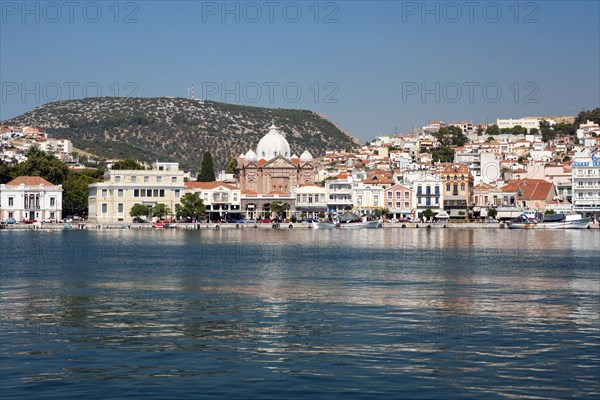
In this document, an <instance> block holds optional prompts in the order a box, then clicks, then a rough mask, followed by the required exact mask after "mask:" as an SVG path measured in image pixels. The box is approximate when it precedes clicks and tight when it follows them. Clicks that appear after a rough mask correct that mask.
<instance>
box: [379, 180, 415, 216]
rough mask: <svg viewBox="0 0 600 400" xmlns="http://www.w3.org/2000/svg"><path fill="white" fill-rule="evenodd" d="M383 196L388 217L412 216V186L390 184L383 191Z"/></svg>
mask: <svg viewBox="0 0 600 400" xmlns="http://www.w3.org/2000/svg"><path fill="white" fill-rule="evenodd" d="M383 197H384V203H385V207H386V208H387V209H388V215H389V217H390V218H396V219H400V218H411V217H412V209H413V203H412V187H410V186H409V185H403V184H396V185H394V186H390V187H389V188H387V189H385V190H384V191H383Z"/></svg>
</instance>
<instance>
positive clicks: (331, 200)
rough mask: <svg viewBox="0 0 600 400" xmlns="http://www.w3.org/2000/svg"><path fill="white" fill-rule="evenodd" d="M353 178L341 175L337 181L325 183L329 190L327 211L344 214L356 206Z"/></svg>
mask: <svg viewBox="0 0 600 400" xmlns="http://www.w3.org/2000/svg"><path fill="white" fill-rule="evenodd" d="M352 182H353V180H352V176H351V175H348V174H340V175H338V176H337V179H332V180H327V181H325V189H326V190H327V194H328V198H327V209H328V211H329V212H343V211H344V210H351V209H352V208H353V206H354V200H353V196H354V191H353V183H352Z"/></svg>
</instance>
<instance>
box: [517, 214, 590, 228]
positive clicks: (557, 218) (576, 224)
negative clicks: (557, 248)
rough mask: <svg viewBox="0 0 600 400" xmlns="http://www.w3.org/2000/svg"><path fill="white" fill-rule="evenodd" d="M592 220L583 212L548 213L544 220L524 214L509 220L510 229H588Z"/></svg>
mask: <svg viewBox="0 0 600 400" xmlns="http://www.w3.org/2000/svg"><path fill="white" fill-rule="evenodd" d="M590 223H591V222H590V221H589V220H588V219H586V218H583V216H582V215H581V214H570V215H564V214H553V215H546V216H544V219H543V220H542V221H539V222H538V221H536V220H533V219H530V218H528V217H527V215H525V214H523V215H521V216H520V217H519V218H517V219H515V220H512V221H509V222H507V223H506V224H507V226H508V228H509V229H534V228H535V229H587V228H588V227H589V226H590Z"/></svg>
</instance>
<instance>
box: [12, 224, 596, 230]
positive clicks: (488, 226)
mask: <svg viewBox="0 0 600 400" xmlns="http://www.w3.org/2000/svg"><path fill="white" fill-rule="evenodd" d="M382 228H383V229H404V228H407V229H408V228H413V229H422V228H435V229H439V228H442V229H445V228H451V229H457V228H458V229H507V226H506V224H505V223H482V222H450V223H448V222H443V223H436V222H419V223H413V222H405V223H384V224H382ZM4 229H5V230H50V231H54V230H63V229H65V227H64V224H41V225H40V224H37V225H35V224H15V225H5V227H4ZM86 229H87V230H102V229H153V227H152V224H150V223H131V224H128V223H118V224H93V223H88V222H82V223H75V224H72V228H71V230H86ZM163 229H186V230H219V229H241V230H248V229H312V225H311V224H307V223H287V222H285V223H280V224H268V223H249V224H248V223H241V224H233V223H200V224H193V223H175V224H171V225H170V226H168V227H165V228H163ZM588 229H600V224H599V223H592V224H590V227H589V228H588Z"/></svg>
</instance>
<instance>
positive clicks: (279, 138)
mask: <svg viewBox="0 0 600 400" xmlns="http://www.w3.org/2000/svg"><path fill="white" fill-rule="evenodd" d="M277 156H283V157H285V158H289V157H290V145H289V143H288V141H287V140H286V139H285V136H283V134H281V132H280V131H279V130H278V129H277V127H276V126H275V125H271V127H270V128H269V133H267V134H266V135H265V136H263V137H262V139H260V141H259V142H258V146H256V157H258V159H265V160H267V161H268V160H270V159H272V158H275V157H277ZM247 157H248V155H246V158H247Z"/></svg>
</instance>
